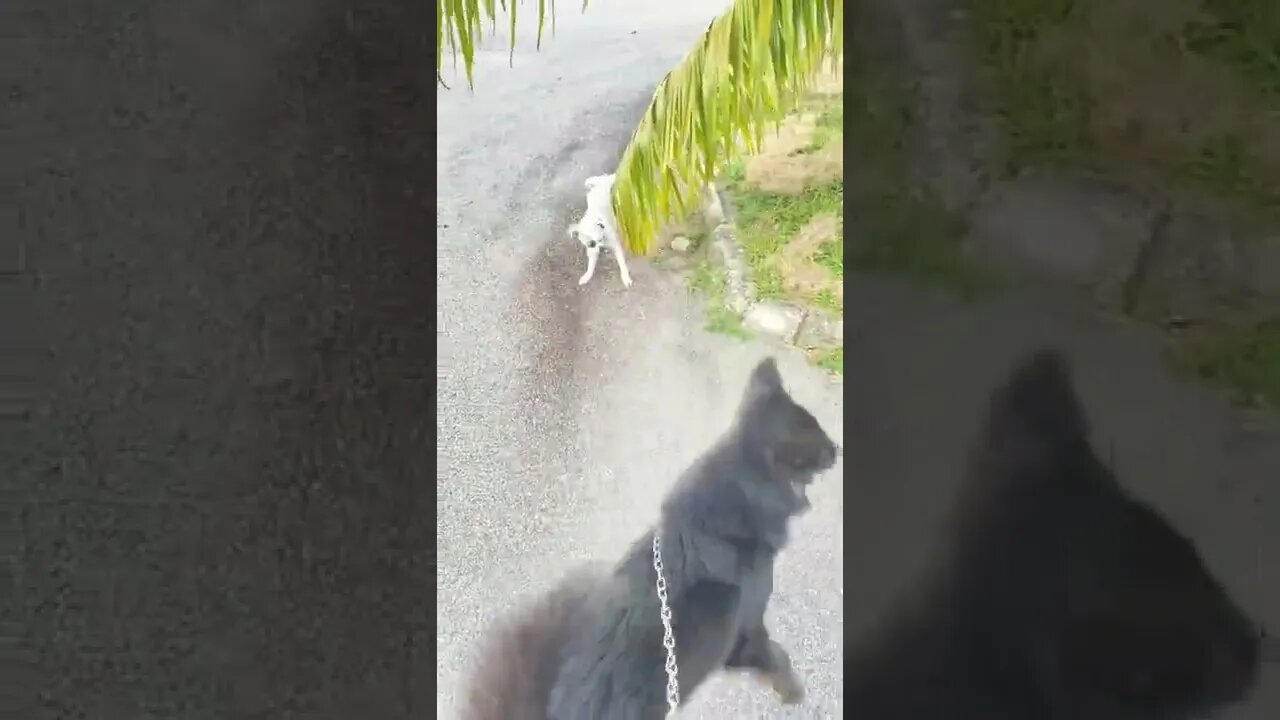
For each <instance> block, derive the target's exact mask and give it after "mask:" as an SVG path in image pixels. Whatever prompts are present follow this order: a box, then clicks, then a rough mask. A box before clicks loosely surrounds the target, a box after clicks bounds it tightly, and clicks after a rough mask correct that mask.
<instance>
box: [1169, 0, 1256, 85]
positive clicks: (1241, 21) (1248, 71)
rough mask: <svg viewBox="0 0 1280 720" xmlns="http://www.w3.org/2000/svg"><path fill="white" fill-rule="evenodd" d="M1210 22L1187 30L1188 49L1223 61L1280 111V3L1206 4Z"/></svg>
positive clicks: (1221, 0)
mask: <svg viewBox="0 0 1280 720" xmlns="http://www.w3.org/2000/svg"><path fill="white" fill-rule="evenodd" d="M1201 8H1202V9H1203V10H1204V11H1205V14H1206V16H1207V18H1208V19H1207V21H1200V22H1196V23H1193V24H1191V25H1189V26H1188V27H1187V28H1185V29H1184V32H1183V37H1184V40H1185V43H1186V46H1187V47H1188V48H1189V49H1190V50H1191V51H1193V52H1198V53H1201V54H1203V55H1205V56H1208V57H1212V58H1214V59H1216V60H1219V61H1221V62H1223V63H1225V64H1226V65H1228V66H1229V67H1231V68H1232V69H1233V70H1234V71H1235V73H1236V74H1237V75H1238V76H1240V77H1241V78H1242V79H1243V80H1244V81H1245V82H1247V83H1248V84H1249V85H1251V86H1252V87H1253V88H1254V89H1255V90H1257V92H1258V93H1259V95H1261V96H1262V97H1263V98H1264V100H1265V101H1266V102H1267V103H1268V104H1270V105H1271V106H1272V107H1280V3H1277V2H1275V0H1205V1H1204V2H1202V3H1201Z"/></svg>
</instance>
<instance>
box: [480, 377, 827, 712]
mask: <svg viewBox="0 0 1280 720" xmlns="http://www.w3.org/2000/svg"><path fill="white" fill-rule="evenodd" d="M835 457H836V446H835V445H834V444H833V443H832V441H831V439H830V438H829V437H827V435H826V433H825V432H823V430H822V428H821V427H820V426H819V425H818V422H817V421H816V420H815V419H814V418H813V416H812V415H811V414H810V413H809V412H808V411H807V410H805V409H804V408H802V407H800V406H799V405H797V404H796V403H795V402H794V401H793V400H792V399H791V397H790V396H789V395H788V394H787V392H786V391H785V390H784V389H783V387H782V379H781V377H779V375H778V369H777V366H776V365H775V364H774V362H773V360H765V361H764V362H762V363H761V364H760V365H759V366H758V367H757V368H756V369H755V371H754V372H753V373H752V375H751V379H750V381H749V382H748V386H747V391H746V394H745V397H744V399H743V402H742V405H741V407H740V409H739V411H738V418H737V422H736V424H735V425H734V427H733V429H732V430H730V432H729V433H728V434H727V435H726V436H725V437H724V438H723V439H722V440H721V441H720V442H719V443H718V444H717V445H716V446H715V447H714V448H712V449H711V450H710V451H708V452H707V453H706V454H705V455H704V456H703V457H702V458H700V459H699V460H698V461H697V462H696V463H695V464H694V465H693V466H692V467H690V468H689V469H688V470H687V471H685V473H684V474H683V476H682V477H681V478H680V479H679V481H678V483H677V485H676V487H675V488H674V489H673V490H672V492H671V493H670V494H669V495H668V496H667V498H666V500H665V501H664V503H663V506H662V514H661V519H660V520H659V522H658V527H657V531H658V533H659V536H660V540H661V544H662V555H663V563H664V565H665V570H664V576H665V578H666V581H667V587H668V590H667V592H668V597H669V602H670V605H671V608H672V616H673V626H674V632H675V638H676V653H677V658H678V662H679V668H680V671H679V680H680V691H681V697H682V700H685V701H687V700H688V698H689V697H690V696H691V695H692V694H693V692H694V691H695V690H696V689H697V687H698V686H699V685H700V684H701V683H702V682H703V681H704V680H705V679H706V678H707V677H708V676H709V675H710V674H711V673H713V672H715V671H717V670H721V669H727V668H728V669H732V668H737V669H743V670H750V671H754V672H756V673H758V674H759V675H760V676H761V677H762V678H763V679H765V680H767V681H768V682H770V683H771V684H772V685H773V686H774V688H775V689H776V690H777V691H778V692H779V694H781V695H782V697H783V699H784V701H787V702H798V701H799V700H800V699H801V698H802V696H803V688H802V686H801V683H800V681H799V679H798V678H797V677H796V675H795V673H794V672H793V670H792V667H791V661H790V658H789V657H788V656H787V653H786V652H785V651H784V650H783V649H782V648H781V647H780V646H779V645H778V644H777V643H776V642H774V641H773V640H772V639H770V637H769V633H768V631H767V630H766V629H765V626H764V612H765V608H766V606H767V604H768V602H769V597H770V595H771V594H772V591H773V562H774V558H775V557H776V555H777V554H778V551H779V550H781V549H782V547H783V545H784V544H785V543H786V541H787V526H788V521H789V520H790V519H791V518H792V517H793V516H795V515H796V514H798V513H800V512H802V511H803V510H804V509H805V508H807V507H808V501H807V500H806V498H805V495H804V487H805V486H806V485H807V484H808V483H810V482H811V481H812V480H813V478H814V476H815V475H816V474H818V473H820V472H822V471H823V470H826V469H828V468H830V467H831V466H832V464H833V463H834V462H835ZM652 542H653V531H650V532H647V533H645V535H644V536H643V537H641V538H640V539H639V540H637V541H636V543H635V544H634V545H633V546H632V548H631V550H630V551H629V552H628V553H627V555H626V556H625V557H624V558H623V559H622V561H621V562H620V563H619V564H618V565H617V567H616V568H614V569H613V571H612V572H609V573H591V572H590V571H584V572H582V573H580V574H578V575H576V576H574V577H572V578H571V579H569V580H568V581H566V582H565V583H564V584H562V585H561V586H560V587H559V588H557V590H556V591H554V592H553V593H552V594H551V595H550V596H548V597H546V598H544V599H543V600H542V601H541V602H539V603H538V604H537V605H535V606H533V607H531V608H529V609H527V610H526V611H524V612H523V613H521V614H520V615H519V616H517V617H516V618H515V619H514V621H513V622H512V623H511V624H510V625H509V626H508V627H506V628H503V629H501V630H499V631H497V632H495V633H494V634H493V635H492V636H491V644H490V645H489V646H488V648H487V649H486V650H485V652H484V653H483V654H482V656H481V659H480V663H479V666H478V669H477V672H476V675H475V676H474V677H473V678H472V682H471V686H470V688H469V692H468V695H469V707H468V709H467V710H466V711H464V717H466V718H468V719H469V720H498V719H499V718H501V719H502V720H513V719H514V720H542V719H543V718H548V719H550V718H554V719H555V720H649V719H651V718H652V719H657V718H661V717H663V716H664V715H665V713H666V697H665V690H666V684H667V678H666V673H665V672H664V662H665V659H666V655H665V651H664V650H663V647H662V624H661V620H660V617H659V604H658V599H657V596H656V593H655V581H656V575H655V572H654V569H653V555H652Z"/></svg>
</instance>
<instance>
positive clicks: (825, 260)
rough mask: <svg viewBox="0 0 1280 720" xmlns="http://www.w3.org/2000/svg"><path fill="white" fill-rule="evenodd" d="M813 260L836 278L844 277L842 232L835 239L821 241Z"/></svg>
mask: <svg viewBox="0 0 1280 720" xmlns="http://www.w3.org/2000/svg"><path fill="white" fill-rule="evenodd" d="M813 261H814V262H816V263H818V264H819V265H821V266H822V267H824V268H826V269H827V272H829V273H831V274H832V275H833V276H835V277H838V278H843V277H844V233H840V234H839V235H838V236H837V237H836V238H835V239H833V240H828V241H826V242H824V243H822V245H821V247H819V248H818V252H817V253H816V254H815V255H814V256H813Z"/></svg>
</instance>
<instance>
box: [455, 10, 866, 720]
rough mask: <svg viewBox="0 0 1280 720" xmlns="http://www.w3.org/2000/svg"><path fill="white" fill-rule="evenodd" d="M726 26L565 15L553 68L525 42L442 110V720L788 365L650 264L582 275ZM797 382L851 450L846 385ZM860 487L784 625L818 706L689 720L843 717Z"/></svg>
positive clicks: (721, 711)
mask: <svg viewBox="0 0 1280 720" xmlns="http://www.w3.org/2000/svg"><path fill="white" fill-rule="evenodd" d="M640 6H642V7H640ZM722 7H723V3H721V2H698V1H695V2H657V3H644V4H638V3H621V2H601V3H592V5H591V7H590V8H589V9H588V11H587V13H586V14H585V15H578V14H577V12H576V10H575V11H571V12H565V13H563V15H562V16H561V18H560V19H559V21H558V28H557V35H556V37H555V38H554V39H552V40H549V41H547V42H545V43H544V45H543V47H542V50H541V52H539V53H537V54H535V53H534V52H533V50H532V47H531V45H532V43H531V42H522V48H523V49H522V50H519V51H518V52H517V55H516V58H515V66H514V67H508V66H507V52H506V49H505V46H504V45H503V43H502V42H501V41H499V42H496V43H494V44H492V46H491V47H492V48H493V50H491V51H489V52H486V53H485V54H484V55H483V56H482V58H481V61H480V63H479V65H478V67H477V71H476V87H475V91H474V93H469V92H467V91H466V90H465V89H464V88H462V87H459V86H458V85H456V84H455V85H454V87H453V89H452V90H448V91H445V90H440V91H438V92H437V95H436V96H437V99H438V102H439V111H438V112H439V114H438V118H439V126H438V135H437V149H438V152H439V156H438V157H439V164H438V165H437V182H438V192H437V202H438V225H439V228H438V233H439V234H438V236H437V237H438V238H439V240H438V246H437V260H438V263H439V285H438V286H437V311H436V312H437V315H436V321H437V336H436V337H437V340H438V347H437V353H438V354H437V380H438V383H439V384H438V387H439V395H438V398H439V408H438V412H439V415H438V423H439V424H438V426H437V438H438V453H439V462H440V466H439V474H438V488H437V491H438V496H437V508H438V510H439V515H438V517H439V525H438V527H437V543H438V549H439V586H438V587H439V589H438V594H437V601H438V605H437V620H438V628H439V629H438V635H437V638H438V640H437V652H438V658H437V663H438V664H437V679H438V682H439V695H438V703H439V708H440V713H441V715H442V717H451V716H452V713H454V712H456V710H455V702H456V693H457V692H458V690H459V688H460V684H461V681H462V680H463V678H464V677H465V673H466V672H467V671H468V669H469V668H470V663H471V661H472V657H473V655H472V653H473V651H474V649H475V643H476V640H477V639H478V638H479V637H480V636H481V634H482V633H483V632H484V630H485V628H486V627H487V626H488V624H489V623H490V622H491V621H492V620H493V619H494V618H495V617H497V616H498V615H499V614H500V613H504V612H507V611H510V610H511V609H513V608H514V607H516V606H517V605H518V604H519V603H520V602H521V601H523V600H526V599H528V598H530V597H532V596H533V595H534V594H535V593H537V592H540V591H542V590H545V589H546V588H548V587H550V586H551V585H552V584H553V583H554V582H555V581H556V580H557V579H558V578H559V577H560V576H561V574H562V573H563V572H564V571H565V570H567V569H568V568H570V567H573V566H574V565H575V564H577V563H579V562H582V561H585V560H603V561H609V560H612V559H614V558H616V557H618V556H619V555H620V554H621V552H622V551H623V550H624V549H625V548H626V547H627V545H629V544H630V543H631V542H632V541H633V540H634V539H635V538H636V537H637V536H638V535H639V534H640V533H641V532H643V530H644V528H645V527H646V526H647V525H648V524H649V523H650V522H651V521H652V520H653V519H654V518H655V517H656V513H657V510H658V505H659V503H660V501H661V498H662V496H663V494H664V493H665V491H666V489H667V488H668V487H669V486H670V485H671V483H672V482H674V480H675V479H676V477H677V475H678V474H679V472H680V471H681V470H682V469H683V468H684V467H685V466H686V465H687V464H688V463H689V462H690V461H692V460H693V459H694V458H695V457H696V456H697V455H698V454H699V453H700V452H701V451H702V450H704V449H705V448H706V447H708V446H709V445H710V444H711V443H712V442H713V441H714V439H715V438H716V437H717V436H718V434H719V433H721V432H723V431H724V430H725V429H727V427H728V424H729V423H730V421H731V420H732V417H733V411H734V408H735V406H736V403H737V401H738V399H739V396H740V393H741V392H742V390H743V387H744V383H745V381H746V377H747V373H748V372H749V370H750V369H751V367H752V366H753V364H754V363H755V362H756V361H757V360H758V359H759V358H761V357H763V356H764V354H766V353H768V352H771V349H770V348H768V347H765V346H762V345H758V344H744V343H739V342H737V341H734V340H731V339H728V338H724V337H720V336H715V335H710V334H708V333H706V332H705V331H704V330H703V329H702V323H703V321H702V318H701V316H700V315H699V313H698V309H697V306H696V304H695V303H694V302H693V300H692V299H691V298H689V296H688V294H687V292H686V291H685V289H684V288H683V286H682V282H681V280H680V279H679V278H676V277H673V276H670V275H667V274H664V273H663V272H660V271H658V270H657V269H656V268H654V267H652V266H650V265H648V264H647V263H645V262H643V261H642V260H636V261H633V263H632V273H633V275H634V277H635V281H636V282H635V285H634V286H633V287H632V288H630V289H624V288H623V287H622V284H621V282H620V281H619V279H618V275H617V269H616V267H615V266H614V265H613V264H612V262H610V261H608V260H607V259H606V261H605V262H602V263H601V269H600V270H599V271H598V272H597V275H596V278H595V280H594V281H593V282H592V283H591V284H590V285H589V286H587V287H585V288H580V287H578V285H577V278H578V276H579V275H580V274H581V272H582V270H583V262H584V258H583V256H582V251H581V249H580V248H579V247H578V246H577V245H576V243H573V242H572V241H570V240H569V239H568V238H567V237H566V236H565V228H566V227H567V225H568V223H569V222H570V221H571V220H572V219H574V218H573V213H575V212H580V211H581V207H582V202H583V197H584V196H583V192H584V191H583V187H582V182H583V180H584V179H585V178H587V177H588V176H590V175H595V174H600V173H604V172H610V171H611V170H612V169H613V168H614V167H615V166H616V163H617V160H618V157H619V155H620V153H621V150H622V147H623V145H624V144H625V142H626V140H627V137H628V135H629V133H630V131H631V129H632V128H633V127H634V124H635V122H636V120H637V118H638V116H639V114H640V113H641V112H642V111H643V109H644V106H645V104H646V103H647V101H648V98H649V96H650V95H651V93H652V91H653V89H654V87H655V86H656V84H657V82H658V81H659V80H660V79H661V78H662V76H663V74H664V73H665V72H666V71H667V70H668V69H670V68H671V67H672V66H673V65H674V64H675V63H676V62H678V61H679V59H680V58H681V56H682V55H683V54H684V53H685V52H687V51H688V49H689V48H690V47H691V46H692V43H693V42H694V41H695V40H696V38H697V36H698V34H699V32H700V31H701V30H703V29H704V28H705V27H706V23H707V22H709V21H710V19H711V18H712V17H714V16H715V14H716V12H717V11H718V10H719V9H721V8H722ZM780 365H781V369H782V373H783V376H784V378H785V379H786V381H787V383H788V385H789V387H790V389H791V390H792V392H793V393H794V394H795V395H796V396H797V397H798V398H800V400H801V402H803V403H805V404H806V405H808V406H809V407H810V408H812V409H813V411H814V412H815V414H816V415H817V416H818V418H819V420H820V421H821V422H822V423H823V424H824V426H825V427H827V429H828V431H829V432H830V433H831V434H832V435H833V436H834V437H837V438H839V437H840V436H841V434H842V425H841V401H840V388H839V385H838V384H836V383H835V382H833V381H832V380H831V379H829V378H827V377H826V376H825V375H824V374H822V373H820V372H818V371H816V370H814V369H812V368H810V367H808V366H807V365H806V364H805V362H804V361H803V359H802V358H800V357H798V356H795V355H792V354H780ZM842 476H843V470H842V468H841V467H840V466H837V467H836V468H834V469H833V470H832V471H831V472H830V473H829V474H827V475H826V476H824V477H823V478H821V479H820V480H819V482H818V486H817V488H816V489H815V491H814V492H813V493H812V496H813V499H814V506H815V508H814V510H813V511H811V512H810V513H809V514H808V515H806V516H805V517H803V518H802V519H801V520H800V521H799V522H798V523H797V525H796V528H795V535H794V540H793V545H792V547H791V548H789V549H788V550H787V551H786V552H784V554H783V556H782V559H781V561H780V563H779V566H778V574H779V578H778V581H777V587H778V591H777V594H776V595H775V600H774V603H773V607H772V613H771V618H770V619H771V621H772V623H773V627H774V629H775V633H776V634H777V635H778V636H779V638H780V639H781V641H782V642H783V643H784V644H785V645H787V646H788V647H789V648H790V649H791V652H792V655H793V658H794V660H795V663H796V665H797V666H798V668H799V670H800V671H801V672H802V673H803V674H804V676H805V678H806V680H807V684H808V690H809V698H808V701H807V703H806V704H805V705H804V706H802V707H798V708H786V709H784V708H782V706H781V705H779V704H778V703H777V701H776V700H774V699H773V697H772V696H771V694H770V693H769V692H768V691H766V690H765V689H764V688H763V687H760V686H758V685H755V684H753V683H751V682H749V681H746V680H744V679H742V678H735V677H722V678H718V679H715V680H713V681H712V682H710V683H709V684H708V685H706V686H705V687H704V688H702V689H701V690H699V692H698V694H697V695H696V696H695V698H694V702H693V703H692V705H691V707H690V708H689V710H688V711H687V713H688V716H689V717H707V718H725V717H743V718H754V717H802V718H827V717H840V716H841V714H842V710H841V708H842V705H841V696H840V686H841V677H842V675H841V674H842V663H841V659H842V656H841V648H842V642H843V640H842V639H843V635H842V632H841V627H842V626H841V604H842V595H841V589H842V582H841V571H840V567H841V562H840V558H841V532H842V530H841V526H840V518H841V515H842V513H843V486H842V482H841V478H842Z"/></svg>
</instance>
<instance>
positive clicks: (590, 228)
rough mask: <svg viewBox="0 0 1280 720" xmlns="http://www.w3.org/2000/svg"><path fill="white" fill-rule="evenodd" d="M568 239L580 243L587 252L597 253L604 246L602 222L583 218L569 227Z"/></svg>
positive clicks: (598, 219) (597, 219) (596, 219)
mask: <svg viewBox="0 0 1280 720" xmlns="http://www.w3.org/2000/svg"><path fill="white" fill-rule="evenodd" d="M569 237H571V238H573V239H575V240H577V241H578V242H580V243H582V246H583V247H584V248H586V249H587V252H592V251H595V252H599V251H600V248H601V247H603V246H604V244H605V230H604V220H602V219H600V218H594V219H593V218H583V219H581V220H579V221H578V222H576V223H574V224H572V225H570V226H569Z"/></svg>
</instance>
